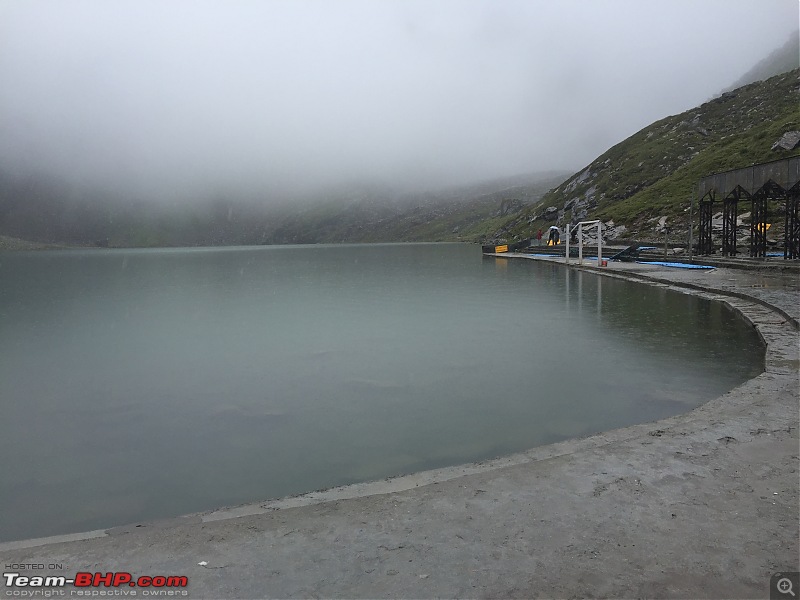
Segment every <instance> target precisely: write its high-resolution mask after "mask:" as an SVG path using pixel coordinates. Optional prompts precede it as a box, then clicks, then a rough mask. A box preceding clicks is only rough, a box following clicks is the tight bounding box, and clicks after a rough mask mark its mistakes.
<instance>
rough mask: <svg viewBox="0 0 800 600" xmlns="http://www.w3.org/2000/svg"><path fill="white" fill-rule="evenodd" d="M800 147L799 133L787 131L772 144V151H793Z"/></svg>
mask: <svg viewBox="0 0 800 600" xmlns="http://www.w3.org/2000/svg"><path fill="white" fill-rule="evenodd" d="M798 146H800V131H787V132H786V133H784V134H783V135H782V136H781V139H779V140H778V141H777V142H775V143H774V144H772V148H771V149H772V150H794V149H795V148H797V147H798Z"/></svg>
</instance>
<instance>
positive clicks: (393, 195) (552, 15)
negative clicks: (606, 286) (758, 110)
mask: <svg viewBox="0 0 800 600" xmlns="http://www.w3.org/2000/svg"><path fill="white" fill-rule="evenodd" d="M797 17H798V6H797V3H796V2H795V1H794V0H773V1H772V2H770V10H764V3H763V2H761V1H760V0H702V1H700V2H697V1H695V0H674V1H669V2H648V3H642V2H634V1H633V0H600V1H598V2H592V3H586V2H581V1H578V0H565V1H559V2H555V1H542V2H529V1H524V0H509V1H508V2H502V3H496V2H489V1H487V0H466V1H456V0H442V1H441V2H436V3H428V2H422V1H416V0H410V1H404V2H399V1H394V0H387V1H385V2H370V1H365V0H348V1H346V0H334V1H326V2H322V1H318V0H298V1H296V2H271V1H265V2H255V1H249V0H238V1H235V2H226V3H219V2H213V1H210V0H209V1H204V0H201V1H198V2H188V1H181V0H179V1H176V2H170V3H163V2H156V1H149V0H142V1H137V2H133V1H122V2H114V3H105V2H99V1H98V0H74V1H72V0H69V1H65V2H60V3H50V2H44V1H39V0H30V1H26V2H17V3H3V4H2V5H0V234H6V235H14V236H18V237H23V238H28V239H31V240H37V241H44V242H53V243H69V244H100V245H105V244H109V245H181V244H229V243H285V242H291V241H298V240H308V241H329V240H335V241H358V240H378V239H421V237H420V236H422V237H424V236H426V235H427V236H431V237H432V238H434V239H478V238H480V237H482V236H484V235H486V234H488V233H490V232H491V231H492V230H493V229H492V228H493V227H494V225H497V224H499V222H498V223H495V222H494V221H493V220H494V219H499V218H501V217H503V218H505V217H508V216H509V214H508V211H509V210H511V211H512V212H519V211H524V210H526V209H527V208H528V207H530V205H531V204H533V203H535V202H536V201H538V198H539V197H541V194H543V193H544V191H546V190H543V189H541V188H542V186H543V185H545V184H546V183H547V182H548V181H549V182H550V183H551V184H552V185H551V186H550V187H553V186H556V185H557V184H558V183H559V182H558V181H555V180H552V177H553V174H554V173H562V174H568V173H570V172H574V171H575V170H576V169H578V168H579V167H580V165H585V164H587V163H589V162H590V161H592V160H593V158H594V157H596V156H598V155H599V154H601V153H603V152H605V151H606V150H607V149H608V148H609V147H611V146H613V145H614V144H617V143H618V142H619V140H621V139H625V138H626V137H627V136H630V135H631V134H633V133H635V132H636V131H639V130H640V129H642V128H643V127H646V126H648V124H650V123H652V122H653V121H655V120H657V119H661V118H662V117H663V115H665V114H678V113H680V112H682V111H686V110H688V109H690V108H691V107H693V106H696V105H698V104H699V103H700V102H702V100H703V99H705V98H709V97H711V96H712V95H713V94H715V93H716V92H717V91H718V90H720V89H723V87H724V86H725V85H727V84H728V83H729V82H730V81H732V80H735V79H736V78H737V77H739V76H740V75H741V72H742V68H743V67H742V66H743V65H750V64H755V63H756V62H757V61H758V58H759V57H761V56H767V55H768V54H769V53H770V52H773V51H774V50H775V47H776V40H782V39H786V37H787V36H789V35H790V34H791V33H792V32H793V31H795V30H796V28H797ZM709 23H714V25H715V30H717V31H724V32H725V34H726V37H728V38H730V39H735V40H740V41H741V40H746V43H744V42H742V43H721V42H720V43H717V42H716V41H714V42H713V43H712V42H711V41H710V40H709V37H708V24H709ZM676 31H680V32H681V41H680V43H676V38H675V32H676ZM519 174H525V175H523V176H522V177H523V179H526V178H527V181H526V182H525V183H523V184H521V185H517V186H516V187H515V184H513V183H512V182H513V180H514V178H515V177H517V176H518V175H519ZM551 180H552V181H551ZM492 182H494V183H492ZM492 186H495V187H494V189H493V190H492V189H490V188H491V187H492ZM454 189H460V190H461V192H459V193H457V194H454V193H452V190H454ZM483 189H485V190H486V191H485V192H480V191H479V190H483ZM442 190H450V191H446V192H443V191H442ZM481 194H486V198H485V199H484V200H485V203H484V204H481V203H482V202H484V200H481V199H480V198H481ZM456 196H457V197H456ZM488 198H491V201H489V200H488ZM437 202H438V203H441V204H442V205H447V206H449V207H450V208H447V209H446V210H445V209H444V208H441V207H440V208H435V209H434V208H433V207H434V205H436V203H437ZM457 202H462V203H463V204H464V206H463V207H461V208H463V209H464V210H463V211H461V209H460V208H459V207H457V206H456V205H455V204H454V203H457ZM468 206H472V207H473V209H474V211H477V212H474V213H470V210H469V209H468V208H467V207H468ZM479 206H480V210H479V209H478V208H479ZM509 207H511V208H509ZM415 211H416V216H413V215H414V214H415ZM504 211H505V214H499V213H503V212H504ZM461 212H463V213H464V215H461ZM467 213H469V217H468V218H467V216H466V214H467ZM479 214H480V215H481V217H480V218H482V219H484V220H485V221H487V224H485V225H484V226H478V225H477V224H475V223H472V222H473V221H475V220H476V219H478V215H479ZM344 215H347V218H348V219H351V220H352V221H353V226H352V227H350V228H348V227H345V226H344V223H345V221H346V219H345V217H344ZM460 215H461V216H460ZM462 216H463V218H462ZM304 219H307V220H308V227H309V228H310V229H309V230H308V231H305V230H304V227H305V225H304V223H306V221H304ZM393 219H397V220H399V221H400V222H404V223H405V225H404V226H402V227H399V228H392V227H391V226H390V225H389V223H390V221H392V220H393ZM425 219H428V220H429V221H430V222H431V223H432V222H433V221H436V222H438V223H439V225H437V226H436V227H432V228H431V227H427V225H424V223H423V221H424V220H425ZM465 219H466V220H465ZM468 221H469V223H468ZM475 222H476V223H477V221H475ZM470 223H472V224H470ZM379 224H380V225H379ZM423 225H424V226H423ZM467 230H469V233H468V234H467V233H465V231H467Z"/></svg>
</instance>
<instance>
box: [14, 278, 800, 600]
mask: <svg viewBox="0 0 800 600" xmlns="http://www.w3.org/2000/svg"><path fill="white" fill-rule="evenodd" d="M607 273H608V274H609V275H612V276H628V275H629V274H633V275H635V276H637V277H643V276H644V277H650V278H653V281H654V284H655V285H669V286H672V285H673V283H670V282H674V284H680V285H691V286H693V288H694V289H690V290H686V289H684V288H676V289H681V290H683V291H685V292H686V293H696V294H701V295H704V296H706V297H709V298H712V299H717V300H720V301H724V302H728V303H729V304H730V305H731V306H733V307H734V308H735V309H736V310H738V311H740V312H741V313H742V314H743V315H744V316H746V318H748V319H749V320H750V321H751V322H753V323H754V325H755V326H756V327H757V328H758V330H759V332H760V333H761V335H762V337H763V338H764V340H765V341H766V342H767V344H768V350H767V358H766V371H765V372H764V373H763V374H762V375H760V376H758V377H756V378H755V379H752V380H750V381H748V382H747V383H745V384H744V385H742V386H740V387H738V388H736V389H734V390H732V391H731V392H729V393H728V394H726V395H725V396H722V397H721V398H718V399H716V400H713V401H711V402H709V403H708V404H706V405H704V406H702V407H700V408H698V409H696V410H693V411H691V412H690V413H687V414H685V415H680V416H677V417H673V418H670V419H666V420H663V421H658V422H655V423H648V424H642V425H637V426H633V427H628V428H624V429H618V430H614V431H610V432H606V433H602V434H599V435H595V436H592V437H589V438H585V439H580V440H572V441H567V442H563V443H560V444H554V445H551V446H544V447H540V448H535V449H533V450H531V451H529V452H526V453H523V454H518V455H514V456H511V457H506V458H502V459H498V460H496V461H490V462H486V463H480V464H473V465H464V466H459V467H453V468H448V469H441V470H438V471H430V472H425V473H419V474H416V475H410V476H407V477H400V478H396V479H392V480H388V481H383V482H374V483H370V484H360V485H355V486H349V487H345V488H336V489H333V490H328V491H325V492H317V493H314V494H308V495H306V496H302V497H299V498H289V499H284V500H280V501H274V502H268V503H264V504H256V505H251V506H243V507H237V508H233V509H224V510H219V511H214V512H210V513H205V514H198V515H190V516H187V517H183V518H180V519H175V520H172V521H169V522H165V523H143V524H134V525H132V526H130V527H121V528H117V529H114V530H110V531H108V532H90V533H88V534H84V535H79V536H74V537H75V538H81V537H83V538H86V539H74V540H73V541H59V540H57V539H48V540H29V541H26V542H11V543H5V544H0V559H2V561H3V564H4V566H5V569H4V572H9V571H10V570H13V571H14V572H19V573H21V574H22V575H25V576H30V575H43V574H54V575H65V576H66V577H71V576H73V575H74V574H75V573H76V572H78V571H89V572H96V571H100V572H103V573H106V572H109V571H129V572H131V573H133V575H134V577H136V576H140V575H149V576H153V575H185V576H187V577H188V582H189V583H188V587H187V588H185V590H181V591H180V592H179V593H181V592H182V591H186V592H187V594H188V597H191V598H201V597H207V598H265V597H278V598H297V597H303V598H316V597H337V598H338V597H341V598H362V597H364V598H366V597H369V598H399V597H404V598H432V597H492V598H499V597H503V598H506V597H508V598H536V597H559V598H562V597H564V598H567V597H568V598H583V597H626V598H627V597H658V598H666V597H670V598H740V597H741V598H768V597H769V581H770V576H771V575H772V574H773V573H775V572H778V571H798V570H800V556H799V554H798V545H799V544H798V539H799V537H800V531H799V528H798V523H799V521H798V517H799V514H800V513H799V509H800V499H799V498H798V491H799V490H800V479H799V476H798V463H799V459H798V454H800V442H799V441H798V407H799V404H798V402H799V401H798V394H799V392H800V380H798V369H799V368H800V356H799V354H800V340H799V338H798V332H797V328H796V324H795V323H794V322H793V321H792V319H791V318H789V317H791V315H792V314H793V312H794V313H796V312H797V306H798V304H800V296H799V295H798V293H797V289H796V287H793V286H795V285H796V282H795V278H796V275H787V276H784V279H783V285H780V280H779V279H776V280H772V279H771V283H770V285H771V287H763V286H762V284H761V283H759V282H758V281H757V280H758V279H759V278H762V281H763V277H764V275H759V274H758V273H748V274H744V273H742V272H739V271H733V270H730V269H717V270H715V271H711V272H683V271H677V270H672V269H664V268H650V269H640V268H638V267H634V266H628V267H624V266H620V267H619V268H612V269H609V270H608V271H607ZM769 277H770V278H772V277H773V276H772V275H769ZM751 278H755V279H751ZM737 282H738V283H737ZM754 282H755V283H754ZM751 286H761V287H751ZM698 288H708V289H713V290H717V292H707V291H699V289H698ZM723 288H727V289H723ZM752 289H758V290H759V292H758V297H755V295H752V299H747V298H748V297H751V296H750V294H748V290H752ZM770 290H773V292H774V293H773V292H771V291H770ZM720 292H722V293H720ZM729 293H736V294H737V295H736V296H730V295H727V294H729ZM771 302H773V303H774V305H775V307H776V308H777V309H779V310H778V311H776V310H772V309H770V308H769V307H768V306H765V304H770V303H771ZM200 563H203V564H200ZM50 564H54V565H56V566H58V567H60V568H54V569H48V568H47V565H50ZM26 565H27V566H26ZM34 565H43V566H44V568H43V569H36V568H31V567H32V566H34ZM0 587H2V584H0ZM22 591H25V592H28V593H30V592H33V591H35V590H34V589H33V588H30V587H28V588H21V587H18V588H14V587H13V586H12V587H6V588H4V589H3V591H2V593H3V595H4V596H7V597H12V595H16V597H21V593H22ZM39 591H50V588H47V590H39ZM79 591H86V590H85V589H76V588H72V587H67V588H65V589H64V592H65V595H67V596H69V595H70V594H73V595H75V594H76V593H77V592H79ZM92 591H95V592H106V593H115V594H117V593H119V594H117V595H122V592H128V595H130V594H131V593H132V592H137V596H138V597H141V596H142V595H143V594H144V592H145V591H147V590H145V589H143V588H131V587H127V588H100V589H99V590H92ZM161 591H162V592H164V591H166V590H161ZM798 592H800V590H798ZM28 597H31V596H30V595H28ZM34 597H35V596H34ZM40 597H41V596H40Z"/></svg>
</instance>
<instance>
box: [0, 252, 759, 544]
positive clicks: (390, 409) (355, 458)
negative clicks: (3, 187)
mask: <svg viewBox="0 0 800 600" xmlns="http://www.w3.org/2000/svg"><path fill="white" fill-rule="evenodd" d="M0 339H1V340H2V344H0V406H1V407H2V419H0V456H2V461H0V506H2V511H0V540H10V539H21V538H28V537H38V536H44V535H53V534H59V533H66V532H75V531H84V530H90V529H98V528H105V527H110V526H115V525H122V524H127V523H131V522H133V521H138V520H144V519H155V518H162V517H170V516H177V515H181V514H185V513H188V512H193V511H200V510H206V509H212V508H216V507H219V506H226V505H235V504H240V503H245V502H254V501H259V500H265V499H268V498H273V497H280V496H284V495H288V494H294V493H300V492H308V491H312V490H315V489H320V488H325V487H328V486H333V485H339V484H345V483H350V482H359V481H367V480H373V479H378V478H382V477H386V476H390V475H398V474H402V473H408V472H413V471H418V470H422V469H430V468H434V467H441V466H445V465H454V464H459V463H463V462H467V461H476V460H481V459H486V458H490V457H495V456H498V455H503V454H509V453H512V452H516V451H520V450H524V449H527V448H531V447H533V446H536V445H540V444H547V443H550V442H555V441H558V440H563V439H565V438H570V437H576V436H583V435H587V434H590V433H593V432H597V431H601V430H605V429H610V428H614V427H620V426H624V425H629V424H633V423H640V422H645V421H650V420H654V419H658V418H661V417H666V416H669V415H674V414H677V413H681V412H685V411H688V410H690V409H691V408H693V407H696V406H698V405H699V404H702V403H703V402H705V401H707V400H709V399H711V398H713V397H716V396H718V395H720V394H721V393H723V392H725V391H727V390H729V389H731V388H732V387H734V386H736V385H737V384H739V383H741V382H743V381H745V380H747V379H749V378H751V377H753V376H755V375H757V374H758V373H760V372H761V370H762V366H763V356H764V351H763V348H762V346H761V344H760V341H759V338H758V336H757V334H756V332H755V330H754V329H753V328H752V327H750V326H749V325H748V324H747V323H745V322H744V321H743V320H742V319H741V318H739V317H737V316H736V315H735V314H734V313H733V312H732V311H730V310H728V309H726V308H725V307H723V306H722V305H720V304H715V303H711V302H708V301H705V300H702V299H699V298H695V297H692V296H687V295H683V294H678V293H674V292H669V291H666V290H663V289H657V288H651V287H648V286H645V285H640V284H634V283H629V282H624V281H618V280H613V279H607V278H602V277H597V276H594V275H591V274H589V273H580V272H576V271H570V270H567V269H565V268H563V267H559V266H556V265H550V264H543V263H536V262H533V261H520V260H516V261H513V260H503V259H500V260H495V259H483V258H482V256H481V253H480V248H479V247H476V246H467V245H456V244H420V245H362V246H309V247H304V246H294V247H254V248H222V249H208V248H202V249H177V250H91V251H90V250H85V251H84V250H69V251H53V252H31V253H5V254H0Z"/></svg>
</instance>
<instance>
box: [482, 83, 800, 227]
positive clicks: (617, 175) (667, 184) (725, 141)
mask: <svg viewBox="0 0 800 600" xmlns="http://www.w3.org/2000/svg"><path fill="white" fill-rule="evenodd" d="M799 78H800V69H795V70H793V71H790V72H788V73H784V74H783V75H779V76H776V77H772V78H770V79H768V80H766V81H763V82H757V83H753V84H750V85H746V86H744V87H741V88H738V89H736V90H734V91H731V92H726V93H725V94H722V95H721V96H720V97H719V98H715V99H714V100H711V101H709V102H706V103H705V104H703V105H701V106H699V107H697V108H694V109H692V110H688V111H686V112H684V113H681V114H679V115H675V116H671V117H667V118H665V119H662V120H660V121H656V122H655V123H653V124H652V125H650V126H648V127H646V128H644V129H642V130H641V131H639V132H637V133H635V134H634V135H632V136H631V137H629V138H628V139H626V140H624V141H623V142H621V143H619V144H617V145H616V146H614V147H612V148H610V149H609V150H608V151H606V152H605V153H603V154H602V155H601V156H599V157H598V158H597V159H595V160H594V161H593V162H592V163H591V164H590V165H588V166H587V167H586V168H585V169H583V170H582V171H580V172H579V173H576V174H574V175H573V176H572V177H570V178H569V179H567V180H566V181H564V182H563V183H562V184H561V185H559V186H558V187H556V188H555V189H553V190H551V191H549V192H548V193H547V194H545V196H544V197H543V198H542V200H541V202H539V203H537V204H536V205H534V206H532V207H530V208H529V209H527V210H525V211H523V212H522V213H521V214H520V215H517V216H515V217H514V218H512V219H508V220H507V221H506V222H505V223H504V224H503V226H502V227H500V228H498V229H497V230H496V231H495V232H494V237H495V238H507V239H521V238H524V237H528V236H530V234H531V232H532V231H535V230H536V229H538V228H539V227H543V226H545V225H549V224H552V223H554V222H557V223H558V224H560V225H564V224H567V223H569V222H571V221H575V220H583V219H594V218H600V219H602V220H603V221H614V224H615V225H617V226H618V225H624V226H625V227H626V228H627V231H626V233H625V234H622V235H623V237H638V238H640V239H647V238H648V236H649V237H653V235H654V226H653V225H654V223H653V221H654V220H657V219H658V218H659V217H663V216H666V217H667V218H668V223H669V224H670V225H671V227H672V229H673V230H676V229H677V228H686V227H688V216H689V215H688V207H689V203H690V200H691V198H692V194H693V193H694V190H695V189H696V186H697V182H698V180H699V179H700V178H702V177H703V176H705V175H708V174H711V173H715V172H719V171H725V170H728V169H734V168H739V167H745V166H748V165H751V164H754V163H759V162H765V161H769V160H775V159H778V158H783V157H785V156H792V155H798V154H800V151H798V150H797V149H795V150H792V151H785V150H772V149H771V148H772V146H773V145H774V143H775V142H776V141H777V140H778V139H779V138H780V137H781V136H782V135H783V134H784V133H785V132H787V131H796V130H800V93H799V92H798V80H799ZM549 207H555V208H554V209H553V208H551V209H550V211H549V212H548V211H547V209H548V208H549Z"/></svg>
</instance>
